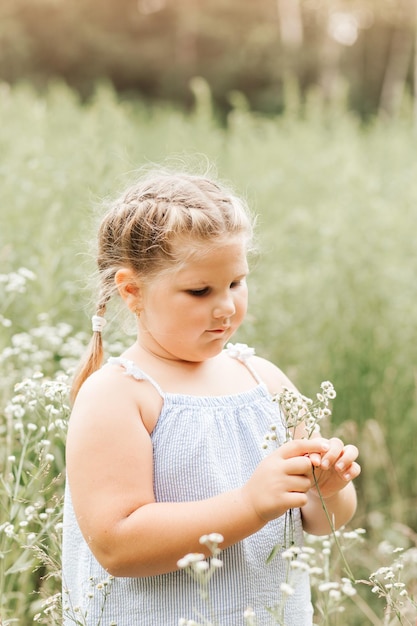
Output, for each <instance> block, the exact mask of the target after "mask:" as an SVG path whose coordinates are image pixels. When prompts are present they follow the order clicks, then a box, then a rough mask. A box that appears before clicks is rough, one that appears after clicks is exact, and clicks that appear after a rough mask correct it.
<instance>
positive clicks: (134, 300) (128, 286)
mask: <svg viewBox="0 0 417 626" xmlns="http://www.w3.org/2000/svg"><path fill="white" fill-rule="evenodd" d="M114 282H115V283H116V287H117V290H118V292H119V294H120V297H121V298H122V299H123V300H124V301H125V303H126V305H127V306H128V308H129V309H130V310H131V311H132V312H133V313H135V312H136V311H137V310H138V309H140V308H141V302H142V289H141V286H140V282H139V280H138V278H137V276H136V275H135V273H134V272H133V271H132V270H130V269H129V268H123V269H120V270H117V272H116V274H115V276H114Z"/></svg>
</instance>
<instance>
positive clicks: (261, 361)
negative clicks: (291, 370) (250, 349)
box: [248, 355, 294, 394]
mask: <svg viewBox="0 0 417 626" xmlns="http://www.w3.org/2000/svg"><path fill="white" fill-rule="evenodd" d="M248 363H249V364H250V365H251V367H252V368H253V369H254V370H255V371H256V372H257V374H258V376H259V378H260V379H261V380H262V381H263V382H264V383H265V384H266V386H267V387H268V390H269V392H270V393H271V394H276V393H279V392H280V391H281V389H282V387H283V386H287V387H294V385H293V383H292V382H291V381H290V379H289V378H288V376H286V374H284V372H283V371H282V370H281V369H280V368H279V367H277V366H276V365H275V364H274V363H272V362H271V361H268V359H265V358H263V357H260V356H257V355H253V356H251V357H250V359H249V360H248Z"/></svg>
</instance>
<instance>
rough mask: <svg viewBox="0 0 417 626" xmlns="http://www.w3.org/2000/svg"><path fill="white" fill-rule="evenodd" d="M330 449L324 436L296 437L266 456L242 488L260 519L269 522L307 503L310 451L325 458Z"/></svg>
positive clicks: (309, 479)
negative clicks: (312, 437) (311, 437)
mask: <svg viewBox="0 0 417 626" xmlns="http://www.w3.org/2000/svg"><path fill="white" fill-rule="evenodd" d="M328 452H330V442H329V441H327V440H326V439H323V438H321V437H315V438H314V439H295V440H294V441H289V442H287V443H285V444H283V445H282V446H280V447H279V448H278V449H277V450H275V451H274V452H272V453H271V454H269V455H268V456H267V457H266V458H265V459H263V460H262V461H261V462H260V463H259V465H258V467H257V468H256V470H255V471H254V473H253V474H252V476H251V478H250V479H249V480H248V482H247V483H246V484H245V485H244V486H243V488H242V493H243V494H244V496H245V498H246V500H247V501H248V503H249V504H250V506H251V507H252V509H253V510H254V511H255V513H256V514H257V516H258V517H259V519H261V520H262V521H263V522H268V521H270V520H272V519H275V518H277V517H280V516H281V515H283V514H284V513H285V512H286V511H287V510H288V509H291V508H298V507H302V506H304V505H305V504H306V503H307V499H308V498H307V492H308V491H309V490H310V488H311V484H312V480H313V477H312V462H311V460H310V456H309V455H310V454H312V455H315V457H317V458H319V457H320V458H325V457H326V456H327V453H328ZM333 456H334V453H333ZM330 458H332V457H330Z"/></svg>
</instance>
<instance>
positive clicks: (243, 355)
mask: <svg viewBox="0 0 417 626" xmlns="http://www.w3.org/2000/svg"><path fill="white" fill-rule="evenodd" d="M225 352H226V354H228V355H229V356H230V357H232V359H237V360H238V361H240V362H241V363H243V364H244V365H245V366H246V367H247V369H248V370H249V371H250V373H251V374H252V376H253V377H254V379H255V380H256V382H257V383H258V384H261V383H263V380H262V378H261V377H260V376H259V374H258V372H257V371H256V370H255V368H254V367H253V366H252V365H251V363H249V359H250V357H251V356H254V354H255V348H250V347H249V346H247V345H246V343H228V344H227V346H226V348H225Z"/></svg>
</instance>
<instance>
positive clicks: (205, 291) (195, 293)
mask: <svg viewBox="0 0 417 626" xmlns="http://www.w3.org/2000/svg"><path fill="white" fill-rule="evenodd" d="M209 291H210V289H209V287H204V289H188V291H187V293H188V294H190V296H195V297H197V298H198V297H201V296H206V295H207V294H208V293H209Z"/></svg>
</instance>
